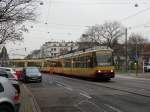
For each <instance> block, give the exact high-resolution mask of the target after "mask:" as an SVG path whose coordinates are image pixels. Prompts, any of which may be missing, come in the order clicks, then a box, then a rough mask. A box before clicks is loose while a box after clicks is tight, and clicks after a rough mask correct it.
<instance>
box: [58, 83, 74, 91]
mask: <svg viewBox="0 0 150 112" xmlns="http://www.w3.org/2000/svg"><path fill="white" fill-rule="evenodd" d="M57 85H58V86H60V87H63V88H65V89H67V90H69V91H73V89H72V88H71V87H68V86H66V85H64V84H60V83H58V84H57Z"/></svg>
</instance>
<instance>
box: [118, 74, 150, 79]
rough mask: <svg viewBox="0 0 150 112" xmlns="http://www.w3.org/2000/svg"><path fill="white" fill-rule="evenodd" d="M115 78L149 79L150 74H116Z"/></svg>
mask: <svg viewBox="0 0 150 112" xmlns="http://www.w3.org/2000/svg"><path fill="white" fill-rule="evenodd" d="M116 75H117V76H124V77H133V78H144V79H150V72H147V73H138V74H136V73H116Z"/></svg>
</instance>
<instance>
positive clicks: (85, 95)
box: [79, 93, 92, 99]
mask: <svg viewBox="0 0 150 112" xmlns="http://www.w3.org/2000/svg"><path fill="white" fill-rule="evenodd" d="M79 94H80V95H82V96H84V97H86V98H88V99H91V98H92V97H91V96H90V95H87V94H85V93H79Z"/></svg>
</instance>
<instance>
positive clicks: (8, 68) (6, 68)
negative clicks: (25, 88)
mask: <svg viewBox="0 0 150 112" xmlns="http://www.w3.org/2000/svg"><path fill="white" fill-rule="evenodd" d="M0 69H3V70H5V71H6V72H8V73H11V74H12V75H13V77H14V78H15V79H16V80H18V78H17V76H16V72H15V70H14V69H13V68H10V67H0Z"/></svg>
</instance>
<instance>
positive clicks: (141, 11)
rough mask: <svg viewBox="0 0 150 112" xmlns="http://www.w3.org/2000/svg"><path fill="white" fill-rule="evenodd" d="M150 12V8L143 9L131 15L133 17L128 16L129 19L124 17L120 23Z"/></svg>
mask: <svg viewBox="0 0 150 112" xmlns="http://www.w3.org/2000/svg"><path fill="white" fill-rule="evenodd" d="M148 10H150V7H147V8H145V9H142V10H140V11H138V12H136V13H134V14H131V15H129V16H127V17H124V18H122V19H120V21H121V22H122V21H125V20H128V19H131V18H133V17H135V16H137V15H139V14H141V13H144V12H146V11H148Z"/></svg>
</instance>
